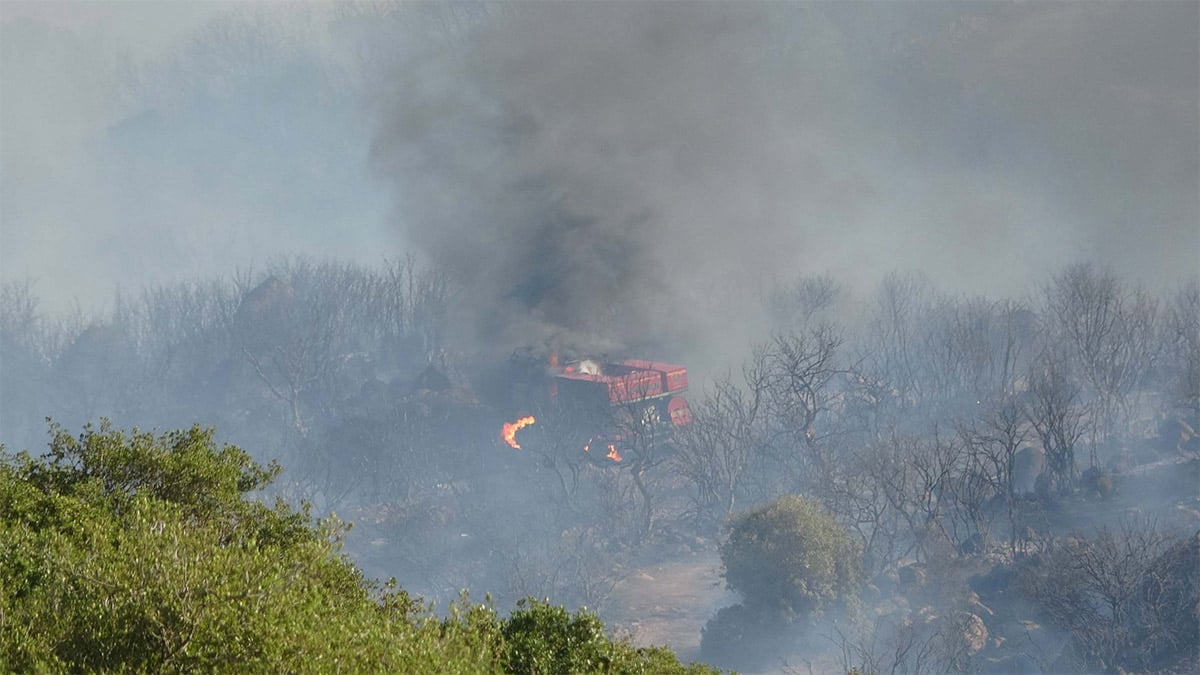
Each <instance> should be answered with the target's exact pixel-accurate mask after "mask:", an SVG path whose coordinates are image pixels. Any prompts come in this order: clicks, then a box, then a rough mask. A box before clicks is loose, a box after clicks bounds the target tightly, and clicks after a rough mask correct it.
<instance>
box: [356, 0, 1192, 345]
mask: <svg viewBox="0 0 1200 675" xmlns="http://www.w3.org/2000/svg"><path fill="white" fill-rule="evenodd" d="M440 18H441V21H440V23H439V22H437V21H430V20H429V14H428V13H423V14H421V19H422V20H421V21H419V22H417V23H420V24H421V25H422V26H424V27H425V28H428V26H430V25H440V26H442V27H443V28H446V30H443V31H440V32H438V37H437V38H435V39H429V38H428V33H429V31H428V30H425V31H420V30H418V31H412V32H411V33H410V34H408V35H407V36H406V37H405V39H403V40H399V39H397V40H392V41H388V42H387V43H386V50H388V51H389V52H390V53H389V54H388V55H387V56H385V57H384V58H382V59H380V60H381V61H383V62H386V63H389V64H390V65H391V66H392V67H391V68H390V69H383V70H384V72H383V74H382V76H381V77H379V78H378V79H377V80H376V82H377V85H376V86H375V87H374V91H371V92H370V93H369V94H368V95H369V97H370V98H371V99H372V100H373V112H374V113H375V114H376V115H377V117H378V125H379V126H378V129H379V131H378V134H377V136H376V138H375V142H374V146H373V149H374V152H373V156H374V158H375V162H376V166H377V168H378V169H379V170H380V171H381V172H382V174H383V175H384V176H385V177H386V178H387V179H388V180H390V182H391V183H392V184H393V185H394V186H395V187H396V188H397V191H398V199H397V212H398V216H397V218H398V220H399V222H400V224H401V226H402V229H403V231H404V232H405V233H406V235H407V237H408V239H409V241H410V242H411V243H412V244H414V245H416V246H417V247H419V248H420V249H421V250H423V251H424V252H426V253H427V254H428V255H429V256H430V257H431V258H432V260H433V262H434V264H435V265H437V266H439V267H442V268H444V269H447V270H450V271H451V272H452V273H453V274H454V275H455V276H456V277H457V278H458V279H459V280H460V281H462V282H464V285H465V287H466V289H467V292H468V293H469V295H470V296H471V297H470V298H469V299H470V300H471V301H473V304H474V312H473V313H474V315H475V316H476V317H482V319H481V320H480V321H479V323H478V324H477V325H476V334H477V336H482V337H486V338H488V339H489V340H493V341H494V340H497V339H498V337H499V336H503V339H505V340H510V341H512V342H513V343H520V342H522V341H529V340H530V339H531V338H538V337H545V334H555V333H560V332H563V331H566V332H574V333H577V334H580V335H588V336H591V337H592V338H595V337H596V336H603V337H605V338H607V339H610V340H612V341H614V342H616V343H618V344H620V343H628V342H629V341H630V340H634V339H639V338H644V337H645V336H646V335H648V334H652V333H655V332H657V333H658V334H659V335H660V336H661V337H662V338H664V339H670V338H672V337H680V336H682V335H684V334H687V333H693V334H694V333H695V331H696V329H697V328H701V327H704V326H705V325H707V327H709V328H711V327H713V326H717V325H720V326H724V327H726V328H729V327H731V326H743V325H744V324H745V323H746V322H747V321H748V320H749V319H748V318H747V317H749V316H751V313H750V312H747V311H745V308H746V307H748V302H747V301H748V300H749V299H750V298H749V296H750V295H751V293H749V292H747V289H753V288H754V287H755V285H756V284H758V283H762V282H763V281H764V280H766V281H768V282H769V281H770V280H771V279H772V278H776V279H778V278H787V277H794V276H796V275H799V274H808V273H820V272H830V273H833V274H834V275H835V276H837V277H839V278H841V279H842V280H844V281H848V282H850V283H851V284H856V285H858V286H859V287H860V288H865V287H867V286H868V285H869V284H871V283H873V282H874V281H875V280H877V279H878V278H879V277H880V276H881V275H882V274H883V273H884V272H886V271H888V270H890V269H895V268H923V269H924V270H926V271H927V272H929V273H930V274H931V276H932V277H933V278H934V279H935V281H937V282H939V283H941V284H943V285H946V286H950V287H954V288H956V289H959V290H962V291H965V292H991V293H1011V292H1014V291H1015V292H1021V291H1023V290H1025V289H1026V288H1027V287H1028V286H1027V284H1028V283H1029V281H1030V280H1031V279H1040V278H1042V277H1043V276H1044V274H1045V272H1046V271H1047V270H1050V269H1055V268H1057V267H1059V266H1060V265H1061V264H1063V263H1065V262H1069V261H1071V260H1079V259H1101V260H1115V261H1117V265H1116V266H1117V267H1118V269H1128V270H1129V271H1130V272H1131V273H1132V275H1133V276H1140V277H1146V276H1147V275H1148V276H1149V280H1150V281H1152V282H1155V281H1162V280H1163V278H1170V277H1171V275H1173V274H1177V273H1178V271H1179V270H1181V269H1184V270H1186V269H1187V268H1188V266H1189V265H1193V263H1194V253H1195V251H1196V250H1197V244H1198V243H1200V239H1198V236H1197V235H1198V233H1197V231H1196V222H1197V213H1198V210H1200V209H1198V208H1197V199H1196V195H1195V190H1194V185H1195V182H1196V180H1197V175H1198V171H1197V154H1198V152H1197V148H1196V140H1195V133H1194V132H1195V126H1194V113H1195V103H1196V100H1195V98H1196V74H1197V67H1196V65H1195V63H1196V58H1195V57H1196V56H1197V54H1196V50H1197V47H1196V36H1195V25H1194V24H1195V19H1196V12H1195V5H1188V4H1180V5H1169V4H1159V5H1155V6H1154V7H1152V8H1146V7H1132V6H1130V5H1103V6H1092V5H1085V4H1075V5H1054V6H1035V7H1028V6H1021V7H1016V6H1010V5H915V6H914V5H903V6H899V7H888V6H885V5H866V4H858V3H855V4H852V5H836V4H834V5H827V4H816V5H753V4H751V5H748V4H743V3H737V4H734V3H726V4H717V5H708V4H693V3H644V4H629V3H593V4H578V3H560V4H553V5H550V4H535V5H515V6H507V7H504V8H503V9H500V8H498V7H496V6H490V9H489V8H485V9H483V10H481V11H479V12H478V13H475V14H463V13H459V14H443V15H441V17H440ZM413 19H414V15H412V14H410V15H407V16H406V17H405V20H404V21H401V22H400V23H405V22H407V23H406V25H408V26H411V24H412V23H413ZM409 30H411V28H410V29H409ZM414 33H415V34H416V35H414ZM396 45H401V46H399V47H397V46H396ZM397 53H399V57H397ZM1189 106H1190V107H1189ZM1134 113H1136V114H1135V115H1134ZM1131 115H1133V117H1132V118H1131V117H1130V116H1131ZM1131 120H1139V121H1137V122H1133V121H1131ZM1189 181H1190V184H1191V185H1192V187H1188V183H1189ZM1122 259H1124V260H1123V262H1122ZM1152 260H1158V261H1161V263H1162V264H1163V268H1164V269H1172V270H1174V271H1173V272H1171V273H1167V274H1164V275H1162V278H1155V277H1154V274H1155V273H1154V272H1152V271H1150V270H1153V269H1154V268H1155V265H1152V264H1151V261H1152ZM730 289H734V290H730ZM534 326H537V327H539V330H532V327H534ZM539 331H541V332H539ZM672 332H674V333H675V335H674V336H672V335H671V333H672ZM712 332H713V331H711V330H710V331H709V333H712Z"/></svg>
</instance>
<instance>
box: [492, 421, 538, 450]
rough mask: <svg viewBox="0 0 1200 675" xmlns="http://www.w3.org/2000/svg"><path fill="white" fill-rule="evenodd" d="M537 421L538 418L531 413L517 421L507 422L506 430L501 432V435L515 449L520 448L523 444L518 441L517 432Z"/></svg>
mask: <svg viewBox="0 0 1200 675" xmlns="http://www.w3.org/2000/svg"><path fill="white" fill-rule="evenodd" d="M536 421H537V420H536V419H534V417H533V415H530V416H528V417H522V418H521V419H519V420H517V421H515V422H505V423H504V430H503V431H501V432H500V436H501V437H502V438H504V442H505V443H508V444H509V446H510V447H512V448H513V449H514V450H520V449H521V445H520V444H519V443H517V432H518V431H520V430H521V429H524V428H525V427H527V426H529V425H530V424H533V423H534V422H536Z"/></svg>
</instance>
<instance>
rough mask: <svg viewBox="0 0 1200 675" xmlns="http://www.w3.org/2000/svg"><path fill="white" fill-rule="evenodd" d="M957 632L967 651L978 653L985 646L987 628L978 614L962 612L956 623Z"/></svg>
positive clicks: (986, 642)
mask: <svg viewBox="0 0 1200 675" xmlns="http://www.w3.org/2000/svg"><path fill="white" fill-rule="evenodd" d="M958 634H959V636H960V637H961V638H962V641H963V644H964V645H965V646H966V648H967V653H968V654H971V655H974V654H978V653H979V652H980V651H982V650H983V648H984V647H987V644H988V629H987V625H986V624H984V623H983V619H981V618H979V615H978V614H964V615H963V616H962V617H961V618H960V621H959V624H958Z"/></svg>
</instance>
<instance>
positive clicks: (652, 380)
mask: <svg viewBox="0 0 1200 675" xmlns="http://www.w3.org/2000/svg"><path fill="white" fill-rule="evenodd" d="M509 372H510V375H509V380H508V381H509V382H510V383H511V384H512V400H514V401H515V402H516V404H517V407H518V408H519V413H518V414H517V415H516V419H514V420H513V421H512V422H506V423H505V424H504V426H503V428H502V430H501V434H500V435H501V438H502V439H503V441H504V442H505V443H507V444H508V445H509V446H511V447H512V448H514V449H517V450H520V449H521V443H520V441H519V439H518V434H519V433H520V432H521V430H522V429H525V428H528V427H533V426H535V425H539V424H544V425H547V426H550V427H554V428H556V429H559V430H562V431H563V432H564V433H566V434H567V435H577V436H579V437H580V438H582V437H586V440H585V441H584V442H583V443H582V449H583V451H584V452H587V453H589V454H590V453H592V452H593V449H594V448H596V449H600V450H604V451H605V453H606V454H604V455H603V456H604V457H605V458H606V459H608V460H612V461H616V462H620V461H622V459H623V456H622V451H624V450H627V449H628V448H632V447H634V446H636V445H639V444H642V445H645V444H647V443H653V444H655V445H656V446H669V445H670V443H671V442H672V439H673V435H674V433H673V432H674V430H676V429H678V428H681V427H685V426H687V425H689V424H691V422H692V413H691V410H690V408H689V407H688V403H687V399H685V398H684V397H683V395H682V394H683V393H684V392H685V391H687V386H688V375H687V368H685V367H684V366H680V365H676V364H673V363H665V362H661V361H647V360H642V359H625V360H622V361H612V362H610V361H605V360H602V359H598V358H577V359H571V360H566V361H563V362H562V363H560V362H559V360H558V357H557V356H556V355H553V354H552V355H550V357H549V358H548V359H540V358H535V357H532V356H529V355H514V356H513V358H512V359H510V364H509Z"/></svg>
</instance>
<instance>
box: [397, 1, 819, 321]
mask: <svg viewBox="0 0 1200 675" xmlns="http://www.w3.org/2000/svg"><path fill="white" fill-rule="evenodd" d="M764 18H765V17H764V16H763V15H762V14H761V13H759V12H746V11H744V10H739V9H738V8H735V7H732V6H712V7H707V6H706V7H694V8H691V9H688V10H686V11H683V12H680V11H679V8H676V7H671V6H668V5H664V4H651V3H648V4H645V5H628V4H624V5H619V6H618V5H608V4H594V5H584V6H576V5H572V6H566V5H537V6H521V7H518V8H517V10H514V11H512V12H509V13H507V14H503V15H500V16H491V17H488V18H487V20H486V22H485V23H483V24H481V25H478V26H476V27H474V28H473V29H470V31H469V32H470V34H471V35H470V39H469V40H468V41H447V42H446V43H444V44H439V45H435V47H434V52H433V53H425V54H421V55H420V56H419V57H417V58H415V59H414V60H413V61H410V62H408V63H407V64H406V66H405V67H404V68H401V69H398V70H397V75H396V77H395V79H394V80H393V81H392V85H393V87H394V89H393V90H392V92H391V93H392V96H391V98H390V99H389V100H388V101H387V102H386V103H385V104H384V106H383V108H382V109H383V112H384V117H383V119H384V128H383V131H382V133H381V134H380V136H379V138H378V143H377V145H376V156H377V157H378V159H379V164H380V166H381V167H382V168H383V170H384V171H385V172H387V173H388V174H390V175H393V176H395V177H396V184H397V185H398V187H399V189H400V192H401V198H400V203H399V208H400V211H401V214H402V215H401V219H402V221H403V223H404V226H405V231H406V232H407V234H408V237H409V238H410V240H411V242H412V243H414V244H415V245H417V246H419V247H420V248H422V249H423V250H425V251H426V252H428V253H429V255H430V256H431V257H432V258H433V260H434V262H435V264H436V265H438V266H439V267H443V268H445V269H448V270H450V271H451V272H452V273H453V274H454V275H455V276H456V277H457V278H458V279H460V280H462V281H464V282H465V286H466V288H468V289H469V291H470V292H471V293H472V294H473V295H474V297H473V298H471V299H472V300H473V301H474V303H473V304H474V305H475V307H474V310H475V311H474V312H473V313H474V314H475V315H476V316H478V317H482V322H481V324H480V325H478V326H477V328H478V332H479V335H481V336H493V337H494V336H497V335H498V334H499V335H505V336H506V337H509V338H511V339H513V340H516V341H518V342H519V341H521V340H523V339H529V338H536V337H545V336H544V335H538V331H539V330H541V331H545V332H546V333H549V334H560V333H562V332H567V333H575V334H577V335H579V336H583V335H586V336H587V338H586V339H587V340H592V341H594V340H596V339H597V338H600V339H602V340H603V339H607V340H612V341H616V342H618V343H620V342H627V341H628V340H629V339H632V338H636V337H644V336H645V335H646V334H647V333H650V332H654V331H656V330H660V329H662V328H664V327H666V326H667V325H671V324H672V323H674V322H675V321H676V320H677V319H678V313H677V312H676V311H675V308H676V307H677V306H678V303H680V302H683V301H690V300H693V298H687V296H686V294H681V292H680V291H681V289H683V288H687V287H688V285H689V284H693V283H698V282H699V281H700V280H701V279H702V278H704V277H705V275H709V276H711V274H712V272H713V271H714V269H713V263H714V262H715V261H716V260H717V258H718V257H724V258H725V262H726V263H727V264H728V265H730V266H732V265H738V264H743V263H744V262H745V261H746V260H747V259H755V258H762V257H764V256H767V255H768V254H769V252H770V249H771V248H772V247H774V246H778V245H780V241H779V237H778V236H776V235H779V234H782V232H781V228H780V227H779V225H782V223H776V222H772V219H773V217H774V216H775V215H777V214H778V213H779V212H780V211H781V210H783V209H781V206H782V205H780V204H776V203H772V202H777V201H778V200H779V199H780V198H781V197H783V195H784V194H785V193H788V192H791V191H790V190H784V189H779V188H781V187H782V182H791V181H799V182H801V183H809V185H808V186H807V187H804V188H801V189H799V190H796V191H795V192H796V193H797V194H796V195H795V196H797V197H798V196H799V194H802V193H805V192H809V191H810V190H815V189H818V188H819V187H825V186H827V185H828V182H829V179H828V177H827V176H825V175H822V174H823V171H822V169H821V168H820V167H818V166H813V167H807V169H806V168H805V167H798V166H795V164H794V160H795V159H796V156H797V155H803V154H804V152H803V148H797V150H799V152H792V151H786V150H785V151H783V152H780V150H781V149H782V148H781V147H780V146H779V145H778V144H779V142H780V141H781V140H785V141H786V142H790V143H796V142H797V139H796V138H795V137H794V136H795V135H794V134H793V133H790V130H788V129H785V128H784V127H786V126H790V125H791V124H792V123H793V120H789V119H787V118H786V116H781V115H780V114H779V113H780V105H779V100H778V99H779V98H780V97H781V96H785V97H789V98H790V95H787V94H784V93H783V92H781V91H780V89H779V87H778V74H777V73H774V72H772V71H771V68H770V64H769V63H767V61H766V59H767V57H768V54H767V52H766V48H765V47H764V46H762V45H760V44H758V42H759V39H760V38H761V37H762V36H763V35H765V34H766V32H767V31H768V28H769V26H768V25H767V23H766V22H765V21H764ZM810 93H812V92H810ZM814 100H815V98H814ZM797 103H798V101H789V102H785V103H784V108H785V109H794V107H795V105H796V104H797ZM789 137H790V138H789ZM801 145H802V144H801ZM818 184H823V185H818ZM748 201H753V202H756V203H757V205H751V204H749V203H748ZM826 206H827V205H826ZM815 207H816V208H821V207H822V205H821V204H815ZM749 232H753V233H755V236H754V237H753V238H751V237H748V236H746V235H745V234H744V233H749ZM760 244H761V245H760ZM714 249H719V250H720V254H719V256H714V255H713V253H714ZM531 329H532V330H531ZM510 330H515V333H516V334H508V333H509V331H510ZM580 339H584V338H582V337H581V338H580Z"/></svg>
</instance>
